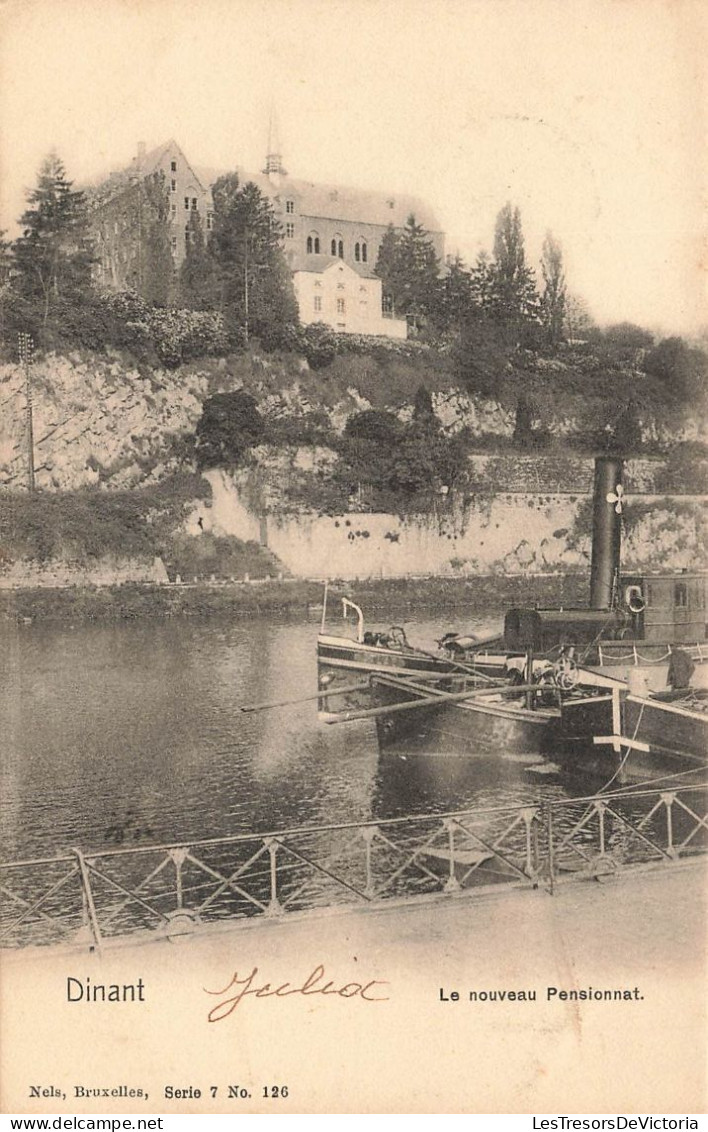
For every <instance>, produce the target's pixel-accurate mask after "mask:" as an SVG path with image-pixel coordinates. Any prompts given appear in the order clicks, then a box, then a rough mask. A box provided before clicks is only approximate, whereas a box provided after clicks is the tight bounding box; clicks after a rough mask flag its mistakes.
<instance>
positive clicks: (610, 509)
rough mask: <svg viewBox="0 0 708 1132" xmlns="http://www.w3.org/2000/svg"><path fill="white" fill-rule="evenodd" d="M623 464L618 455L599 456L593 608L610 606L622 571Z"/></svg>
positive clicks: (592, 580)
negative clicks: (617, 578)
mask: <svg viewBox="0 0 708 1132" xmlns="http://www.w3.org/2000/svg"><path fill="white" fill-rule="evenodd" d="M622 465H623V461H622V460H621V459H619V457H615V456H598V458H597V459H596V460H595V492H594V497H593V513H592V562H591V565H590V607H591V608H592V609H609V608H610V607H611V605H612V590H613V585H614V581H615V578H616V576H617V574H618V572H619V568H620V539H621V524H622V506H623V498H622V496H623V490H622ZM618 489H619V490H618Z"/></svg>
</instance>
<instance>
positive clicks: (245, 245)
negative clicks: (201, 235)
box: [243, 228, 250, 345]
mask: <svg viewBox="0 0 708 1132" xmlns="http://www.w3.org/2000/svg"><path fill="white" fill-rule="evenodd" d="M249 235H250V233H249V231H248V228H247V229H246V231H245V233H244V237H243V307H244V316H245V327H244V329H245V337H246V345H248V237H249Z"/></svg>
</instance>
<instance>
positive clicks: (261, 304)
mask: <svg viewBox="0 0 708 1132" xmlns="http://www.w3.org/2000/svg"><path fill="white" fill-rule="evenodd" d="M212 196H213V201H214V227H213V230H212V236H211V240H210V241H209V250H210V252H211V254H212V256H213V258H214V261H215V264H216V273H217V286H218V306H219V308H220V310H221V311H222V313H223V315H224V319H225V323H226V327H227V330H228V333H229V336H230V338H231V340H232V342H233V343H234V344H243V343H247V342H248V341H249V339H250V338H251V337H257V338H260V339H261V340H262V341H263V342H264V343H265V344H267V345H268V346H271V347H272V346H277V345H278V344H279V343H280V342H282V341H285V340H286V339H287V335H288V331H289V329H290V328H291V327H293V326H296V325H297V323H298V310H297V302H296V299H295V292H294V290H293V285H292V277H291V274H290V271H289V270H288V266H287V263H286V262H285V257H284V255H283V251H282V248H281V245H280V237H281V230H280V225H279V224H278V222H277V220H276V218H275V215H274V213H273V209H272V207H271V204H270V202H269V201H268V200H267V198H266V197H264V196H263V194H262V193H261V192H260V190H259V189H258V188H257V186H256V185H254V184H252V183H250V182H248V183H246V184H245V185H243V186H241V184H240V182H239V178H238V175H237V174H236V173H229V174H227V175H226V176H225V177H220V178H219V180H218V181H217V182H216V184H215V185H214V187H213V190H212Z"/></svg>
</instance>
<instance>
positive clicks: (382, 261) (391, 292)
mask: <svg viewBox="0 0 708 1132" xmlns="http://www.w3.org/2000/svg"><path fill="white" fill-rule="evenodd" d="M397 256H398V237H397V236H396V229H395V228H394V227H393V224H389V226H388V228H387V229H386V231H385V232H384V234H383V238H382V240H381V243H380V244H379V254H378V257H377V259H376V267H375V268H374V273H375V274H376V275H378V277H379V279H380V280H381V298H382V304H383V311H384V314H390V315H395V314H396V313H397V312H396V291H395V281H396V271H397V262H398V261H397Z"/></svg>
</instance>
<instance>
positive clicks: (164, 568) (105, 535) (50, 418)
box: [0, 343, 708, 585]
mask: <svg viewBox="0 0 708 1132" xmlns="http://www.w3.org/2000/svg"><path fill="white" fill-rule="evenodd" d="M320 362H321V359H320ZM320 362H318V364H316V365H315V364H313V365H310V364H308V362H307V361H306V360H305V358H304V357H302V356H300V355H297V354H287V353H282V354H270V355H266V354H264V353H262V352H260V351H257V350H253V349H252V350H250V351H247V352H243V353H240V354H236V355H231V356H228V357H225V358H219V359H214V358H209V359H204V360H200V361H195V362H192V363H190V364H186V365H182V366H179V367H177V368H174V369H158V368H155V367H152V366H147V365H146V364H144V363H142V364H140V365H138V364H136V363H135V362H134V361H133V360H132V359H131V358H130V356H129V355H127V354H120V353H118V352H114V353H112V354H94V353H90V352H87V351H83V352H79V351H75V352H72V353H70V354H67V355H66V356H58V355H48V356H46V357H44V358H43V359H41V360H39V361H37V362H36V363H35V364H34V365H33V366H32V367H31V369H30V372H29V380H30V383H31V394H32V403H33V431H34V460H35V481H36V488H37V490H36V492H35V494H34V495H33V496H30V497H28V495H27V494H26V489H27V483H28V460H27V413H26V403H27V402H26V383H27V374H26V371H25V370H24V369H23V368H22V367H20V366H19V365H8V364H6V365H5V366H2V367H0V399H1V400H2V404H3V410H4V411H3V415H2V420H1V422H0V573H1V574H2V579H4V580H3V582H2V584H3V585H23V584H24V585H30V584H35V583H36V584H45V585H46V584H66V583H67V581H71V580H72V579H73V580H83V581H84V582H88V583H91V584H104V583H105V582H107V581H129V580H133V581H136V580H143V581H145V580H153V581H156V580H167V579H168V578H169V579H170V580H174V579H175V578H177V577H180V578H182V579H183V580H187V579H190V580H193V579H194V578H200V579H206V580H208V579H209V578H211V577H212V576H213V577H216V578H225V579H229V578H242V577H244V576H248V577H251V578H258V577H261V578H262V577H266V576H268V575H270V576H271V577H275V576H277V575H278V574H280V573H283V572H285V573H286V574H287V572H288V570H289V569H290V568H292V569H293V570H294V572H295V573H299V574H302V573H303V571H304V572H305V575H307V572H308V568H309V571H310V573H314V574H315V575H320V574H322V572H323V571H326V565H325V564H324V563H323V562H320V561H318V553H320V552H321V553H322V554H324V555H325V557H326V556H327V553H328V552H326V551H325V546H330V547H331V548H332V553H333V554H334V557H333V558H332V564H333V565H334V562H335V561H336V562H338V563H339V564H340V568H339V572H341V573H342V574H343V576H345V575H346V573H347V571H349V572H350V574H352V575H353V574H358V575H359V576H362V577H363V576H366V575H367V573H370V572H371V571H372V570H374V571H375V572H376V573H385V574H391V573H395V572H396V571H397V570H400V571H401V572H403V573H410V572H411V571H412V572H416V565H415V563H416V562H417V563H418V565H419V568H418V572H424V571H425V570H426V569H428V570H430V571H431V572H435V573H438V572H441V571H442V572H443V573H446V572H452V573H453V574H479V573H485V572H494V571H495V570H502V571H505V572H510V573H515V572H522V573H523V572H529V571H532V572H533V571H539V570H540V571H541V572H543V571H544V570H548V569H550V570H556V569H566V570H568V569H570V570H578V569H582V568H585V566H584V563H585V559H584V557H583V554H584V553H585V552H584V551H582V546H584V545H585V543H584V541H583V540H586V538H587V530H586V529H585V526H586V521H585V518H584V517H583V512H582V508H580V501H581V499H582V498H583V497H584V496H586V495H587V492H588V490H589V485H590V483H591V476H592V460H591V454H592V452H593V451H595V450H597V445H598V437H599V440H600V441H602V439H603V436H609V435H610V431H609V430H608V427H607V424H606V425H605V427H604V432H603V427H602V423H601V422H602V421H603V420H605V421H606V422H607V421H608V420H610V419H611V410H612V408H613V403H612V400H611V398H610V395H609V391H611V390H614V391H615V393H616V394H617V401H618V403H619V404H624V403H625V401H626V397H627V389H628V388H631V389H632V390H633V391H634V404H635V405H636V406H637V408H636V413H635V416H636V420H635V422H634V444H635V451H634V453H633V454H631V455H633V456H634V458H633V459H632V460H631V462H630V464H629V465H628V469H627V474H628V480H627V484H628V490H629V491H634V492H638V493H640V494H643V495H647V494H648V495H650V496H654V497H655V498H656V499H661V498H662V497H665V496H669V495H672V494H674V493H679V494H681V495H689V496H694V497H695V496H701V495H703V494H705V493H706V492H708V465H707V464H706V460H705V452H706V451H708V448H706V446H705V442H706V432H705V421H704V420H702V419H701V417H700V415H699V414H698V413H694V412H691V411H689V410H687V409H685V408H683V409H682V408H681V407H680V406H679V405H677V404H674V405H666V404H665V406H664V410H663V411H659V408H658V405H659V400H658V395H657V385H656V381H655V379H652V378H650V377H649V376H647V374H646V373H644V372H643V371H642V370H641V369H640V368H639V367H638V366H637V365H636V364H634V363H632V362H631V361H627V360H625V362H624V363H623V364H622V365H621V366H617V365H615V368H614V369H612V368H609V369H606V370H605V369H603V360H602V357H601V356H600V355H597V354H594V353H592V352H591V351H588V349H587V348H585V347H584V348H583V349H581V350H574V349H572V348H570V347H568V348H566V349H565V350H564V351H560V352H559V355H558V356H557V357H555V358H554V359H545V360H543V359H536V360H535V363H534V369H533V371H531V370H530V371H529V373H530V375H531V376H530V377H529V381H528V383H527V388H528V389H529V390H533V402H532V410H531V412H530V415H529V416H528V419H527V421H526V427H527V435H526V437H525V441H524V443H523V445H522V444H520V442H519V437H518V418H519V411H518V404H516V403H515V401H514V397H513V396H511V395H510V393H509V390H508V389H507V390H506V391H505V390H501V391H500V392H499V394H498V396H496V397H491V396H481V395H480V394H478V393H477V394H475V393H472V392H470V391H469V389H466V388H465V387H464V386H463V385H462V384H461V383H460V381H459V375H457V376H456V372H455V367H454V365H453V363H452V361H451V359H450V357H449V356H447V355H446V354H445V352H444V351H440V350H437V351H435V350H432V349H430V348H426V347H424V346H420V345H419V344H417V343H398V344H396V347H395V349H390V348H384V347H383V346H379V347H374V348H373V349H372V348H371V345H370V344H368V352H364V349H363V345H362V344H358V349H357V350H356V351H354V352H349V353H340V354H336V355H335V356H333V357H331V358H329V359H328V360H327V361H326V364H320ZM593 374H594V375H595V376H594V378H593V379H592V381H591V380H590V378H591V376H592V375H593ZM237 389H240V390H242V391H245V392H246V393H248V394H249V395H250V396H251V397H252V398H253V400H254V402H255V405H256V406H257V411H258V414H260V417H261V418H262V420H263V424H264V434H263V437H262V440H261V441H260V443H259V444H258V445H257V446H256V447H252V448H251V449H250V450H249V451H247V452H245V453H242V454H241V456H240V458H239V459H238V460H237V461H236V463H237V464H238V467H235V468H228V467H226V468H224V469H223V472H224V473H225V474H226V479H223V478H221V479H220V478H219V477H218V476H217V477H216V478H215V477H214V474H212V473H209V474H208V475H206V476H205V475H201V474H199V469H198V458H197V457H198V453H197V450H196V448H195V431H196V429H197V426H198V423H199V421H200V418H201V417H202V412H203V407H204V405H205V403H208V402H209V399H210V398H212V397H213V396H214V394H216V393H228V392H230V391H233V390H237ZM421 391H427V392H426V393H425V396H423V398H422V401H421ZM426 398H427V400H426ZM421 404H422V405H423V410H422V411H423V413H424V417H423V418H421V417H420V412H421ZM426 405H427V406H428V408H426V407H425V406H426ZM640 406H641V407H640ZM426 413H427V414H428V415H427V416H425V414H426ZM608 413H610V416H609V417H608ZM352 419H358V420H360V421H366V422H367V426H366V427H367V428H370V427H373V425H374V424H375V425H376V427H377V428H380V427H382V424H383V425H385V427H386V429H389V428H392V429H393V432H392V433H390V436H389V434H388V433H386V432H384V433H383V434H381V439H379V440H377V439H375V436H374V435H373V434H372V437H368V436H367V434H366V433H362V434H361V436H360V437H357V436H356V435H355V434H353V433H350V430H351V427H352V426H351V421H352ZM421 419H422V421H423V423H422V424H421ZM348 422H350V423H349V424H348ZM431 430H432V431H431ZM386 437H389V439H385V438H386ZM453 457H454V467H452V469H451V468H450V467H449V464H450V460H451V459H453ZM441 460H442V463H440V461H441ZM436 461H437V463H436ZM421 469H422V471H421ZM202 470H205V469H202ZM423 472H425V475H423ZM419 473H420V475H419ZM445 476H447V477H448V478H447V479H445ZM426 477H427V478H426ZM448 482H449V484H450V487H447V486H445V484H446V483H448ZM441 485H442V486H441ZM216 488H218V497H217V496H215V495H214V491H215V490H216ZM508 493H511V495H508ZM522 497H523V499H522ZM526 497H528V500H526ZM554 500H557V502H554ZM696 506H697V507H698V508H699V511H700V504H699V503H698V502H696V503H695V504H692V503H688V502H687V503H685V504H683V503H682V504H681V505H680V507H678V509H677V508H675V507H672V506H671V504H670V503H668V502H665V503H664V504H663V505H662V508H660V512H661V515H662V516H663V518H662V519H661V521H660V523H659V526H660V527H661V531H662V532H663V533H662V535H661V538H658V539H657V535H656V530H657V524H656V522H654V525H653V527H652V526H651V524H649V525H647V524H646V523H645V527H644V528H643V530H644V534H643V535H641V536H638V537H637V539H635V542H636V548H635V550H636V553H634V554H633V556H634V558H635V560H636V561H637V562H641V561H642V555H643V554H645V553H648V546H649V542H652V541H653V552H652V555H651V560H652V561H654V562H656V561H658V559H657V555H661V554H669V556H671V555H673V556H674V557H676V555H678V558H677V562H678V561H679V559H680V561H681V563H683V564H686V560H687V557H688V561H690V558H691V555H692V554H693V553H694V552H695V553H698V545H699V543H700V545H701V546H702V545H703V541H704V524H703V522H702V520H701V519H700V517H699V516H698V514H697V513H695V514H694V512H695V507H696ZM494 508H496V510H494ZM515 508H521V510H520V511H519V510H515ZM681 508H683V510H681ZM687 508H688V510H687ZM529 509H530V510H529ZM497 511H498V515H497ZM635 511H636V508H635ZM533 512H535V513H536V514H537V515H538V516H541V515H545V518H544V519H543V522H541V523H538V522H536V523H535V527H534V524H532V528H533V529H531V530H530V531H529V530H527V529H526V528H527V527H528V523H529V520H530V518H531V514H532V513H533ZM674 512H676V513H675V514H674ZM374 513H375V514H374ZM637 513H638V512H637ZM346 514H351V515H353V516H354V518H353V519H352V524H351V530H350V529H349V527H350V523H349V520H347V521H346V523H345V520H344V519H342V521H341V523H340V522H339V520H333V524H334V525H333V527H332V530H331V531H330V526H332V524H331V523H329V519H328V517H333V516H337V515H339V516H344V515H346ZM357 515H358V516H360V517H361V516H364V515H371V516H372V522H370V523H368V524H366V523H357V522H356V521H355V519H356V516H357ZM238 516H241V518H238ZM376 516H378V518H376ZM320 519H321V521H320ZM318 522H319V526H318V525H317V524H318ZM323 523H324V526H323V525H322V524H323ZM328 523H329V525H327V524H328ZM520 523H521V527H523V530H521V528H519V529H520V532H521V533H519V536H518V538H517V539H516V541H513V542H509V540H508V539H507V542H504V541H503V540H501V541H500V539H499V535H498V534H497V535H495V536H494V537H489V535H490V534H491V533H493V531H494V529H495V527H496V528H497V529H498V530H502V531H503V530H504V529H507V528H508V529H509V531H511V530H514V531H516V529H517V527H519V524H520ZM661 523H663V527H662V526H661ZM303 524H304V525H303ZM308 524H309V525H308ZM397 524H398V525H397ZM401 524H402V525H401ZM488 528H489V532H488V534H487V535H485V536H484V537H483V536H482V533H481V532H483V531H485V530H487V529H488ZM306 529H307V532H308V533H305V531H306ZM335 529H339V530H340V531H341V532H342V533H343V534H344V535H345V537H346V538H347V539H348V542H347V549H346V554H344V556H343V557H342V555H341V553H338V556H337V553H335V552H334V547H335V543H336V539H337V537H338V536H337V535H336V534H335ZM373 531H378V536H374V541H375V538H377V537H379V536H380V540H381V541H380V547H379V549H378V550H377V551H376V552H374V551H375V548H374V541H369V542H368V544H367V539H369V537H370V532H373ZM650 531H653V532H654V533H653V534H650ZM699 531H700V535H699V533H698V532H699ZM328 532H329V533H328ZM558 532H560V534H559V533H558ZM355 534H356V535H361V537H360V538H355V537H354V535H355ZM332 538H334V539H335V543H333V542H332V541H331V540H332ZM480 538H481V539H482V542H481V545H477V543H478V542H479V540H480ZM303 539H304V541H303ZM312 539H315V540H316V542H315V543H314V544H311V540H312ZM441 539H442V540H443V542H442V543H441V542H440V540H441ZM323 540H324V541H323ZM421 540H422V541H421ZM475 540H476V541H475ZM697 540H698V541H697ZM448 542H449V543H450V545H449V546H448ZM507 543H508V545H507ZM350 544H352V545H354V544H356V546H357V547H359V550H357V552H356V554H354V552H353V550H352V547H351V546H350ZM631 545H632V543H631V541H630V546H631ZM268 546H270V548H271V551H272V550H275V554H276V556H277V557H274V556H273V554H272V553H271V552H269V550H268V549H267V547H268ZM406 546H408V547H410V555H412V556H413V559H414V560H415V561H414V562H413V564H412V565H411V562H409V561H408V559H407V558H406V554H405V553H404V547H406ZM317 547H319V550H318V549H317ZM365 547H366V552H365V550H364V548H365ZM436 547H437V549H435V548H436ZM482 547H485V549H482ZM578 547H581V550H580V551H579V550H578ZM642 547H644V548H645V549H644V550H642ZM399 548H400V549H399ZM494 548H496V550H495V549H494ZM692 548H693V550H692ZM376 554H378V557H376ZM372 555H373V557H372ZM495 555H496V556H495ZM382 556H383V557H382ZM156 563H159V565H156ZM396 563H398V564H399V565H396ZM425 563H428V564H429V565H428V566H426V565H425ZM585 564H586V563H585Z"/></svg>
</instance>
